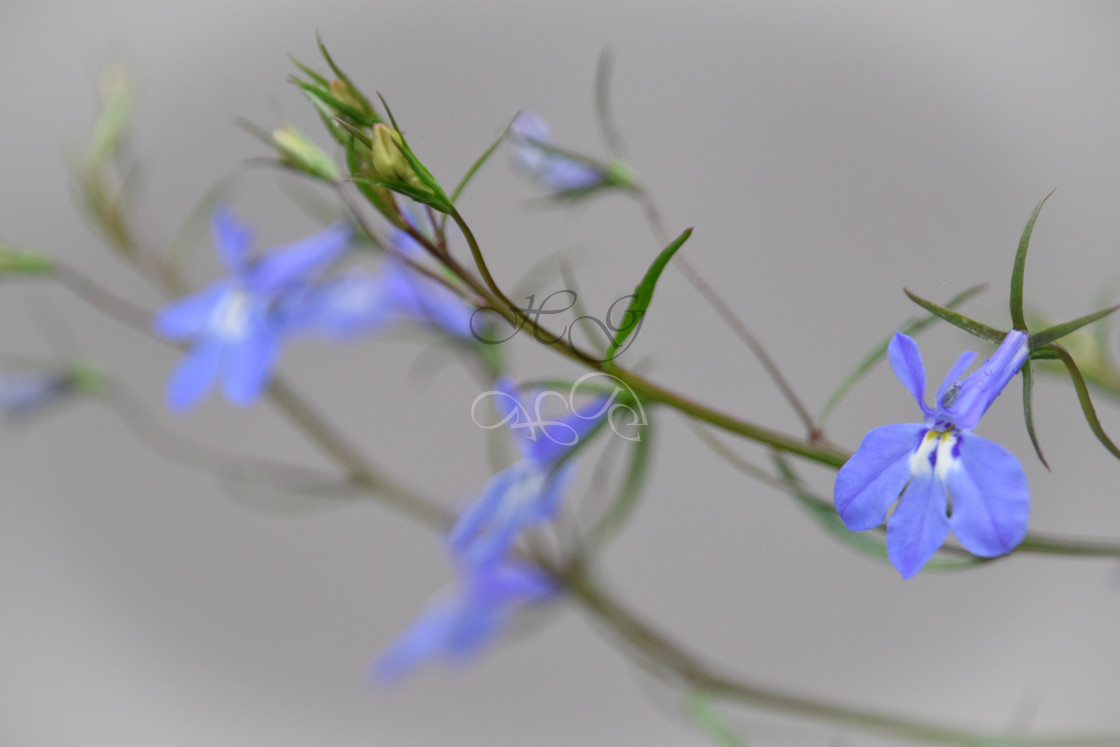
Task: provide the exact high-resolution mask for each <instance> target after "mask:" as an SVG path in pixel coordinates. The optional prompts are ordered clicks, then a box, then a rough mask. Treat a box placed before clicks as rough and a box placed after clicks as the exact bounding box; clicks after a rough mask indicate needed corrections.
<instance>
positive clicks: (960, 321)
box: [902, 288, 1007, 345]
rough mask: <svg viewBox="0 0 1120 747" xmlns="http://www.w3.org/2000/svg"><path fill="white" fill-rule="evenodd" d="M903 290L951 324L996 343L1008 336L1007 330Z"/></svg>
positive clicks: (923, 306)
mask: <svg viewBox="0 0 1120 747" xmlns="http://www.w3.org/2000/svg"><path fill="white" fill-rule="evenodd" d="M902 290H903V291H904V292H905V293H906V295H907V296H909V297H910V300H911V301H913V302H914V303H916V304H918V305H919V306H921V307H922V308H923V309H925V310H926V311H928V312H929V313H931V314H933V315H934V316H937V317H940V318H942V319H944V320H945V321H947V322H949V324H952V325H953V326H954V327H959V328H960V329H963V330H964V331H965V332H968V333H969V334H972V335H976V336H977V337H979V338H981V339H984V340H987V341H988V342H994V343H995V344H996V345H998V344H1000V343H1001V342H1003V338H1005V337H1007V333H1006V332H1000V331H999V330H998V329H996V328H994V327H989V326H988V325H987V324H981V323H980V322H978V321H976V320H975V319H969V318H968V317H967V316H964V315H963V314H958V313H957V312H955V311H950V310H949V309H947V308H945V307H944V306H938V305H937V304H935V303H934V302H933V301H927V300H925V299H924V298H922V297H921V296H917V295H915V294H913V293H911V292H910V291H909V290H907V289H906V288H903V289H902Z"/></svg>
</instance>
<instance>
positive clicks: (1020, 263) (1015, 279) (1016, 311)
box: [1011, 192, 1054, 332]
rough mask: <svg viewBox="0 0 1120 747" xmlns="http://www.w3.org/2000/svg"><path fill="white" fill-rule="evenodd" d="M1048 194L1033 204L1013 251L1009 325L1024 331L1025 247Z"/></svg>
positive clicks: (1025, 325) (1048, 196) (1028, 242)
mask: <svg viewBox="0 0 1120 747" xmlns="http://www.w3.org/2000/svg"><path fill="white" fill-rule="evenodd" d="M1052 194H1054V193H1053V192H1051V193H1050V195H1052ZM1050 195H1046V197H1043V198H1042V199H1041V200H1039V202H1038V204H1037V205H1035V206H1034V211H1033V212H1032V213H1031V217H1030V220H1028V221H1027V225H1026V227H1025V228H1024V229H1023V236H1022V238H1020V239H1019V251H1018V252H1016V253H1015V265H1014V267H1012V268H1011V326H1012V327H1014V328H1015V329H1021V330H1023V331H1024V332H1025V331H1026V329H1027V320H1026V317H1025V316H1024V315H1023V273H1024V272H1025V271H1026V267H1027V247H1029V246H1030V243H1031V234H1032V233H1033V232H1034V222H1035V221H1036V220H1037V219H1038V213H1039V211H1040V210H1042V206H1043V204H1045V202H1046V200H1048V199H1049V198H1050Z"/></svg>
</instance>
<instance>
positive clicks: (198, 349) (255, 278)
mask: <svg viewBox="0 0 1120 747" xmlns="http://www.w3.org/2000/svg"><path fill="white" fill-rule="evenodd" d="M213 230H214V241H215V243H216V244H217V247H218V254H219V256H220V257H221V259H222V262H223V263H224V264H225V266H226V268H227V269H228V270H229V272H230V276H229V277H227V278H223V279H222V280H219V281H218V282H216V283H214V284H212V285H211V286H210V287H208V288H206V289H204V290H202V291H200V292H198V293H196V294H194V295H192V296H188V297H186V298H183V299H180V300H179V301H176V302H174V303H172V304H171V305H170V306H168V307H167V308H165V309H164V310H163V311H161V312H160V313H159V314H158V315H157V316H156V319H155V328H156V331H157V332H159V334H161V335H163V336H164V337H167V338H169V339H172V340H193V341H194V346H193V347H192V348H191V349H190V351H189V352H188V353H187V355H186V357H184V358H183V360H182V362H181V363H180V364H179V366H178V367H177V368H176V369H175V371H174V372H172V374H171V378H170V379H169V380H168V382H167V403H168V405H169V406H170V407H171V409H173V410H186V409H188V408H190V407H192V406H193V405H195V404H197V403H198V401H199V400H200V399H202V397H203V395H205V394H206V392H207V390H209V389H210V387H211V385H212V384H213V382H214V380H215V379H217V378H220V379H221V383H222V392H223V393H224V394H225V397H226V399H227V400H229V401H230V402H232V403H234V404H237V405H248V404H251V403H252V402H253V401H254V400H256V399H257V398H258V397H259V396H260V395H261V393H262V392H263V391H264V387H265V385H266V384H267V383H268V378H269V375H270V372H271V370H272V366H273V363H274V362H275V360H276V357H277V354H278V352H279V347H280V343H281V341H282V338H283V336H284V332H285V330H284V326H283V324H282V323H281V320H280V317H279V316H278V315H277V314H276V308H277V303H278V301H279V299H281V298H282V297H283V296H284V295H285V294H287V293H292V292H295V291H298V290H301V289H303V288H304V287H306V285H307V284H308V283H309V282H310V281H311V280H312V279H313V278H314V277H315V275H317V274H318V273H319V272H320V271H321V270H322V269H323V268H325V267H326V266H327V265H328V264H330V263H331V262H332V261H333V260H334V259H336V258H337V257H338V256H339V254H341V253H342V251H343V250H344V249H345V248H346V245H347V243H348V242H349V240H350V233H349V231H348V230H347V228H346V227H345V226H343V225H342V224H336V225H333V226H330V227H328V228H326V229H324V230H323V231H320V232H319V233H317V234H315V235H314V236H310V237H308V238H306V239H304V240H302V241H298V242H296V243H294V244H290V245H287V246H282V247H277V248H276V249H274V250H272V251H271V252H270V253H269V254H267V255H265V256H264V257H261V258H260V259H250V257H249V249H250V247H251V244H252V234H251V233H250V231H249V229H248V228H246V227H245V226H242V225H240V224H238V223H237V222H236V221H235V220H234V218H233V215H232V214H231V213H230V212H228V211H226V210H219V211H217V212H216V213H215V214H214V219H213Z"/></svg>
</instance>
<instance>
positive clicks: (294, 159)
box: [272, 127, 339, 182]
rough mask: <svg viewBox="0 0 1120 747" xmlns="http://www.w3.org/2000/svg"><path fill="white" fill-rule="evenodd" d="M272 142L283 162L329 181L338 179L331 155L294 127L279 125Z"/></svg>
mask: <svg viewBox="0 0 1120 747" xmlns="http://www.w3.org/2000/svg"><path fill="white" fill-rule="evenodd" d="M272 142H273V143H275V144H276V148H277V150H279V151H280V158H281V160H283V161H284V163H287V164H290V165H291V166H294V167H296V168H297V169H299V170H300V171H305V172H307V173H308V174H311V175H312V176H317V177H319V178H321V179H326V180H327V181H329V182H336V181H338V179H339V172H338V166H336V165H335V163H334V161H333V160H332V159H331V157H330V156H328V155H327V154H326V153H325V152H323V149H322V148H320V147H319V146H318V145H316V144H315V143H313V142H311V141H310V140H308V139H307V138H306V137H304V136H303V133H301V132H300V131H299V130H297V129H296V128H294V127H281V128H279V129H277V130H275V131H274V132H273V133H272Z"/></svg>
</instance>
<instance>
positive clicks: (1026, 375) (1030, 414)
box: [1022, 358, 1050, 469]
mask: <svg viewBox="0 0 1120 747" xmlns="http://www.w3.org/2000/svg"><path fill="white" fill-rule="evenodd" d="M1022 371H1023V417H1024V418H1025V419H1026V421H1027V435H1028V436H1030V437H1031V445H1033V446H1034V453H1035V454H1038V461H1040V462H1042V466H1043V467H1045V468H1046V469H1050V465H1049V464H1047V463H1046V457H1044V456H1042V447H1041V446H1039V444H1038V435H1037V434H1036V433H1035V431H1034V409H1033V402H1034V373H1033V372H1032V371H1031V362H1030V359H1029V358H1028V359H1027V362H1026V363H1025V364H1023V369H1022Z"/></svg>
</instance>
